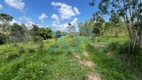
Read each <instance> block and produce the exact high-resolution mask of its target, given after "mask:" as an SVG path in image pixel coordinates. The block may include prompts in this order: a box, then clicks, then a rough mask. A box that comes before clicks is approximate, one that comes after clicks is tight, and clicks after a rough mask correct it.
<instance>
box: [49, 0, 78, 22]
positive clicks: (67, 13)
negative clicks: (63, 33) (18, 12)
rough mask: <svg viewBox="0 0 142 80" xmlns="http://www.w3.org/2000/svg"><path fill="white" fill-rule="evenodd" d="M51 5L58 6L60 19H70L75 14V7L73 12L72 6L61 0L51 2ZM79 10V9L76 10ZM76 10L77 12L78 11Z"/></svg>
mask: <svg viewBox="0 0 142 80" xmlns="http://www.w3.org/2000/svg"><path fill="white" fill-rule="evenodd" d="M51 5H53V6H54V7H59V8H58V11H59V13H60V15H61V19H62V20H64V19H70V18H71V17H72V16H76V12H77V10H78V9H77V8H76V9H75V10H76V12H74V10H73V8H72V6H70V5H67V4H65V3H61V2H52V3H51ZM78 12H79V11H78ZM78 12H77V13H78Z"/></svg>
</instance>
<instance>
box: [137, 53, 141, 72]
mask: <svg viewBox="0 0 142 80" xmlns="http://www.w3.org/2000/svg"><path fill="white" fill-rule="evenodd" d="M136 63H137V68H138V69H139V70H140V71H141V72H142V50H140V51H139V52H138V54H137V56H136Z"/></svg>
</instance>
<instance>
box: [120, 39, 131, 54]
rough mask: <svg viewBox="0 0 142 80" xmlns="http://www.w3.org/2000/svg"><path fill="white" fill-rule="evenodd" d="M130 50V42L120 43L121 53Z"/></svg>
mask: <svg viewBox="0 0 142 80" xmlns="http://www.w3.org/2000/svg"><path fill="white" fill-rule="evenodd" d="M128 50H129V45H128V42H126V43H124V44H122V45H120V47H119V53H123V54H126V53H128Z"/></svg>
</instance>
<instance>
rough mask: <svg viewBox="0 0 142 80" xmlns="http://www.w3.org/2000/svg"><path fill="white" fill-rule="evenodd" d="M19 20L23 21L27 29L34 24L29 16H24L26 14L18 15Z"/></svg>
mask: <svg viewBox="0 0 142 80" xmlns="http://www.w3.org/2000/svg"><path fill="white" fill-rule="evenodd" d="M20 20H21V22H23V23H24V24H25V25H26V27H28V28H29V29H30V28H31V27H32V25H33V24H35V23H34V22H33V21H32V19H31V18H29V17H26V16H22V17H20Z"/></svg>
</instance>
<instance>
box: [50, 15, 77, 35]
mask: <svg viewBox="0 0 142 80" xmlns="http://www.w3.org/2000/svg"><path fill="white" fill-rule="evenodd" d="M77 21H78V19H77V18H75V19H74V20H73V21H71V25H72V26H75V29H76V31H78V28H77V24H78V23H77ZM51 28H52V30H55V31H56V30H61V31H65V32H67V31H68V23H64V24H56V23H52V27H51Z"/></svg>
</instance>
